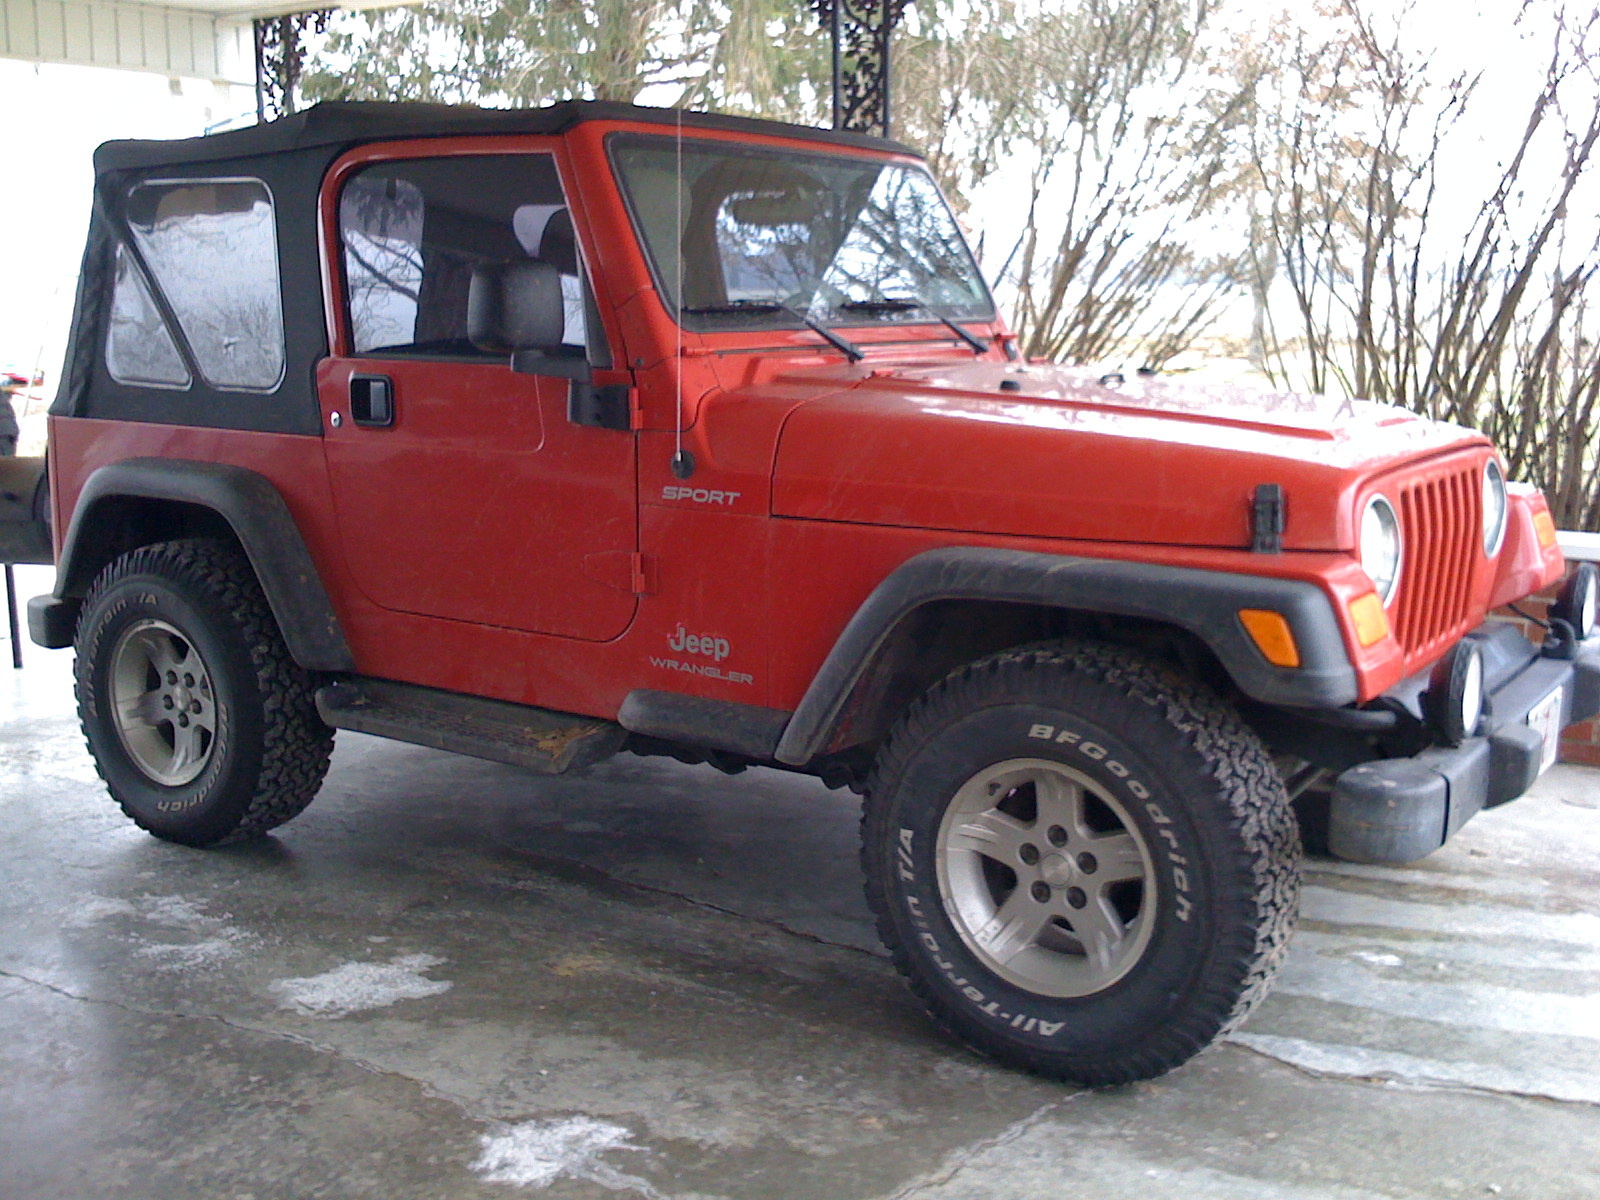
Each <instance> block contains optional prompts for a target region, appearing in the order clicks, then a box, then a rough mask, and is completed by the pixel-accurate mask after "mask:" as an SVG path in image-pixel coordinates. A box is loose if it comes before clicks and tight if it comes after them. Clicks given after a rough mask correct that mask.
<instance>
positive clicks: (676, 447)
mask: <svg viewBox="0 0 1600 1200" xmlns="http://www.w3.org/2000/svg"><path fill="white" fill-rule="evenodd" d="M674 111H675V113H676V122H675V123H676V125H677V137H676V139H675V143H674V149H675V151H676V154H677V170H676V173H675V176H674V186H673V189H672V195H673V204H674V206H675V211H676V213H677V217H676V220H675V222H674V225H673V236H674V237H675V238H676V239H677V253H676V254H674V255H673V261H674V262H675V263H676V264H677V272H676V273H677V279H676V280H675V281H674V286H673V303H674V304H675V305H676V306H677V310H678V311H677V320H676V325H677V336H678V353H677V355H676V359H675V361H674V362H673V364H672V369H673V378H674V380H675V381H676V386H677V408H676V416H675V419H674V421H673V425H674V429H673V447H672V473H673V475H675V476H676V477H677V478H679V479H687V478H689V476H691V475H693V474H694V455H692V454H690V453H689V452H688V451H687V450H685V449H684V448H683V98H682V97H679V100H678V104H677V106H676V107H675V109H674Z"/></svg>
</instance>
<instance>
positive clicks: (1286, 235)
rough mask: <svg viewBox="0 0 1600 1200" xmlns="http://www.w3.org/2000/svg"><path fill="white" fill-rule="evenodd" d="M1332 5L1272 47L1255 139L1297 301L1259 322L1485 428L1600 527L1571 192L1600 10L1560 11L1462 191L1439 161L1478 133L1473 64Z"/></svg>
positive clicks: (1586, 131)
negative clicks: (1513, 134)
mask: <svg viewBox="0 0 1600 1200" xmlns="http://www.w3.org/2000/svg"><path fill="white" fill-rule="evenodd" d="M1331 15H1332V16H1334V17H1336V18H1338V23H1337V25H1336V28H1337V29H1338V30H1339V31H1340V36H1339V37H1338V38H1335V39H1329V38H1326V37H1325V38H1323V39H1322V40H1320V41H1317V42H1312V41H1311V40H1309V39H1307V38H1305V37H1300V38H1297V39H1294V40H1291V41H1287V42H1285V43H1284V44H1282V45H1280V46H1279V47H1277V49H1278V51H1279V52H1280V53H1279V56H1278V58H1277V60H1276V62H1275V64H1274V65H1273V67H1272V68H1270V69H1269V71H1268V72H1266V73H1265V77H1266V78H1268V79H1269V80H1270V81H1271V83H1272V84H1273V86H1272V87H1266V88H1263V89H1262V91H1263V95H1264V96H1267V95H1270V96H1272V97H1275V99H1276V103H1275V104H1265V103H1264V104H1263V105H1262V107H1261V109H1260V110H1259V113H1258V120H1257V124H1256V128H1255V132H1254V135H1253V139H1252V149H1253V157H1254V161H1255V164H1256V168H1257V172H1258V178H1259V187H1260V196H1261V199H1260V200H1259V201H1258V212H1260V213H1261V214H1262V220H1261V227H1262V230H1263V232H1264V233H1265V235H1266V238H1267V251H1266V252H1267V254H1269V255H1270V257H1271V258H1272V259H1273V260H1274V261H1275V262H1277V263H1279V264H1281V273H1282V281H1283V286H1284V289H1285V290H1286V291H1287V293H1288V296H1289V297H1290V298H1291V300H1292V309H1293V319H1292V320H1290V321H1288V322H1284V323H1281V324H1280V323H1275V322H1273V321H1272V320H1271V319H1270V317H1269V319H1268V320H1267V321H1266V322H1264V324H1265V326H1266V327H1265V328H1264V330H1263V344H1264V348H1265V349H1266V354H1265V355H1264V359H1265V360H1267V365H1268V367H1269V370H1270V371H1271V372H1272V373H1273V374H1274V375H1275V376H1276V377H1277V378H1278V379H1280V380H1282V381H1285V382H1295V383H1299V382H1304V383H1306V384H1308V385H1309V386H1310V387H1311V388H1313V389H1315V390H1329V389H1338V390H1342V391H1345V392H1347V393H1349V394H1353V395H1360V396H1366V397H1370V398H1373V399H1378V400H1387V401H1390V402H1393V403H1397V404H1401V405H1404V406H1406V407H1409V408H1412V409H1414V410H1416V411H1419V412H1424V413H1427V414H1428V415H1430V416H1433V417H1437V418H1440V419H1443V420H1449V421H1456V422H1459V423H1461V424H1465V425H1470V426H1473V427H1476V428H1480V429H1483V430H1484V431H1485V432H1487V433H1488V434H1489V435H1490V436H1491V437H1493V438H1494V439H1495V440H1496V441H1497V442H1498V443H1499V444H1500V445H1501V446H1502V448H1503V450H1504V452H1505V453H1506V455H1507V459H1508V463H1509V465H1510V466H1511V468H1512V470H1513V473H1515V474H1518V475H1521V476H1523V477H1526V478H1530V479H1532V480H1534V481H1535V482H1538V483H1540V484H1541V485H1543V486H1544V487H1545V489H1546V491H1547V492H1548V494H1549V495H1550V496H1551V499H1552V506H1553V508H1554V509H1555V511H1556V516H1557V519H1558V520H1560V521H1564V522H1570V523H1574V524H1581V525H1592V524H1593V523H1594V522H1595V521H1596V520H1597V519H1600V512H1597V511H1596V508H1597V506H1596V502H1595V500H1594V498H1593V493H1594V485H1595V483H1596V472H1597V466H1596V450H1597V448H1596V438H1597V436H1600V424H1597V417H1600V414H1597V413H1596V411H1595V393H1596V390H1597V388H1600V377H1597V375H1596V369H1597V365H1600V364H1597V361H1596V354H1595V349H1594V347H1595V344H1596V340H1597V338H1596V335H1597V333H1600V331H1596V330H1595V329H1594V326H1593V321H1594V319H1595V315H1596V314H1595V313H1594V307H1593V304H1592V303H1591V302H1590V299H1589V288H1590V286H1591V281H1592V280H1593V278H1594V274H1595V265H1594V264H1595V259H1596V255H1597V253H1600V240H1597V237H1596V234H1595V228H1594V224H1595V223H1594V220H1593V208H1592V204H1593V200H1592V198H1591V199H1589V200H1587V201H1585V203H1584V206H1583V207H1579V206H1578V205H1577V203H1576V202H1577V200H1578V199H1580V198H1582V197H1583V196H1585V195H1586V194H1587V193H1586V191H1585V190H1583V189H1584V185H1585V184H1586V182H1588V181H1589V180H1590V178H1591V176H1592V174H1593V172H1592V165H1593V158H1594V152H1595V148H1596V142H1597V140H1600V106H1597V104H1596V96H1597V94H1600V75H1597V73H1596V68H1595V66H1594V63H1595V61H1596V54H1595V51H1596V46H1595V44H1594V43H1595V40H1596V35H1597V31H1600V18H1597V17H1596V15H1595V14H1594V13H1592V12H1591V13H1590V14H1589V15H1588V16H1587V17H1585V18H1583V19H1582V20H1578V21H1573V20H1570V19H1568V18H1567V16H1566V15H1565V14H1564V13H1561V12H1559V11H1558V12H1557V13H1556V14H1555V16H1554V18H1553V19H1552V20H1551V22H1550V24H1549V26H1548V30H1547V33H1548V36H1549V38H1550V41H1549V50H1548V55H1547V58H1546V64H1545V71H1544V74H1543V78H1542V80H1541V81H1540V83H1539V85H1538V87H1537V88H1536V89H1534V90H1533V91H1532V94H1531V95H1530V96H1529V98H1528V100H1527V106H1528V107H1527V110H1526V116H1525V120H1524V121H1523V124H1522V127H1521V133H1520V136H1519V137H1518V138H1517V140H1516V141H1515V143H1514V144H1513V145H1511V146H1509V147H1507V148H1506V152H1505V155H1504V158H1503V160H1502V161H1501V162H1500V163H1499V165H1498V166H1497V167H1495V168H1494V169H1493V170H1492V172H1491V173H1490V174H1489V175H1488V177H1487V184H1486V186H1485V187H1484V188H1483V191H1482V193H1481V194H1480V196H1479V198H1478V199H1477V201H1476V202H1475V203H1463V200H1464V194H1463V188H1462V183H1463V179H1464V178H1465V177H1464V176H1462V175H1461V173H1459V172H1457V173H1456V174H1455V175H1453V176H1452V178H1451V180H1450V181H1449V187H1448V189H1446V188H1445V187H1444V185H1443V183H1442V182H1441V179H1440V176H1439V164H1440V162H1441V160H1443V159H1444V158H1445V157H1446V156H1447V155H1449V154H1450V153H1451V152H1452V150H1453V149H1454V148H1455V145H1456V143H1457V141H1458V140H1459V139H1461V138H1463V137H1466V136H1469V135H1472V134H1474V133H1475V130H1474V129H1473V128H1472V124H1471V114H1472V112H1473V111H1474V110H1473V107H1472V104H1473V99H1474V89H1475V88H1476V86H1477V84H1478V77H1477V76H1475V75H1474V76H1455V77H1452V78H1448V79H1443V80H1440V79H1438V78H1437V74H1438V73H1437V71H1436V70H1435V69H1434V67H1433V64H1432V63H1430V61H1429V59H1428V58H1427V56H1426V55H1424V54H1420V53H1417V52H1415V51H1412V50H1410V49H1408V48H1407V47H1406V45H1405V44H1404V43H1403V41H1402V40H1401V39H1400V37H1399V36H1398V33H1397V32H1394V31H1391V32H1390V34H1389V35H1388V36H1387V37H1386V38H1380V37H1379V36H1378V35H1377V32H1376V30H1375V28H1374V25H1373V23H1372V21H1371V20H1370V19H1369V18H1368V16H1367V15H1366V13H1365V12H1364V10H1363V9H1362V8H1361V7H1360V6H1359V4H1358V3H1357V0H1340V3H1339V5H1338V7H1337V9H1334V10H1332V12H1331ZM1274 72H1275V73H1274ZM1491 161H1492V160H1491ZM1447 192H1448V195H1447V194H1446V193H1447ZM1447 199H1448V201H1449V202H1450V203H1449V204H1448V205H1447V204H1446V203H1445V201H1446V200H1447ZM1585 210H1586V211H1585ZM1575 213H1576V214H1578V215H1575ZM1268 290H1269V288H1267V287H1262V288H1259V289H1258V295H1263V296H1264V295H1265V294H1266V293H1267V292H1268ZM1270 311H1271V310H1270V307H1269V313H1270Z"/></svg>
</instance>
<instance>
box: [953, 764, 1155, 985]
mask: <svg viewBox="0 0 1600 1200" xmlns="http://www.w3.org/2000/svg"><path fill="white" fill-rule="evenodd" d="M935 852H936V856H937V866H938V873H939V893H940V895H941V896H943V897H944V905H945V909H946V911H947V912H948V914H949V916H950V919H951V922H952V923H953V924H954V926H955V928H956V931H957V932H958V933H959V934H960V935H961V938H962V940H963V941H964V942H965V943H966V946H967V949H968V950H970V951H971V952H972V953H973V954H974V955H976V956H977V958H978V959H979V960H980V961H981V962H982V963H983V964H984V966H986V967H988V968H989V970H991V971H993V972H994V973H995V974H996V975H998V976H1000V978H1002V979H1004V980H1005V981H1006V982H1007V983H1010V984H1013V985H1015V986H1017V987H1020V988H1024V989H1026V990H1027V991H1030V992H1033V993H1035V994H1037V995H1041V996H1057V997H1061V996H1087V995H1091V994H1093V993H1095V992H1099V991H1102V990H1104V989H1105V988H1107V987H1110V986H1111V985H1112V984H1113V983H1115V982H1116V981H1117V980H1118V979H1121V978H1122V977H1123V976H1124V975H1125V974H1127V973H1128V971H1129V970H1130V969H1131V968H1132V967H1133V965H1134V964H1135V963H1137V962H1138V961H1139V958H1140V956H1141V955H1142V954H1143V953H1144V949H1145V947H1146V946H1147V945H1148V944H1149V941H1150V934H1151V930H1152V928H1153V926H1154V913H1155V908H1156V899H1157V897H1156V882H1155V880H1156V874H1155V868H1154V864H1153V862H1152V860H1151V857H1150V849H1149V847H1148V846H1147V845H1146V844H1145V840H1144V838H1143V836H1142V835H1141V834H1140V833H1139V830H1138V826H1137V825H1135V824H1134V822H1133V820H1132V818H1131V817H1130V816H1129V814H1128V812H1127V810H1126V809H1125V808H1123V806H1122V805H1121V804H1120V803H1119V802H1118V801H1117V800H1116V798H1115V797H1113V796H1111V795H1109V794H1108V793H1107V792H1106V791H1105V789H1103V788H1101V787H1100V786H1098V785H1096V784H1095V783H1094V781H1092V780H1091V779H1089V778H1088V777H1087V776H1085V775H1083V774H1081V773H1079V772H1077V771H1074V770H1073V769H1072V768H1070V767H1068V766H1065V765H1064V764H1062V763H1058V762H1052V761H1050V760H1048V759H1038V758H1014V759H1008V760H1007V761H1005V762H1001V763H996V764H994V765H993V766H990V767H986V768H985V769H984V770H982V771H980V772H978V773H977V774H976V775H974V776H973V777H972V778H971V779H969V780H967V782H966V783H965V784H963V785H962V786H961V788H960V789H959V790H958V791H957V792H956V794H955V796H954V797H953V798H952V799H951V801H950V805H949V807H948V808H947V809H946V810H945V815H944V820H943V821H942V822H941V823H940V826H939V839H938V843H937V846H936V851H935Z"/></svg>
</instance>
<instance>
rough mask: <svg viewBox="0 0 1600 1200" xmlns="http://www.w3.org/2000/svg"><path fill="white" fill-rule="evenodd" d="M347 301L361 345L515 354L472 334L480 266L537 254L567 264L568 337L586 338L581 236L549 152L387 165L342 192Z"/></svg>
mask: <svg viewBox="0 0 1600 1200" xmlns="http://www.w3.org/2000/svg"><path fill="white" fill-rule="evenodd" d="M339 236H340V240H341V242H342V243H343V249H344V279H345V303H346V305H347V315H348V318H349V322H350V334H351V341H352V348H353V350H354V352H355V353H357V354H397V355H399V354H428V355H448V356H451V357H472V358H490V359H494V360H495V361H499V360H501V359H502V358H503V357H504V356H503V355H500V354H494V353H490V352H487V351H484V350H480V349H478V348H477V347H476V346H474V345H473V344H472V342H471V341H470V340H469V339H468V337H467V291H468V287H469V286H470V284H471V280H472V271H473V268H474V267H477V266H482V265H487V264H490V263H495V262H512V261H517V260H520V259H527V258H537V259H542V260H543V261H545V262H548V263H550V264H551V265H552V266H554V267H555V268H556V269H557V270H558V271H559V272H560V274H561V290H562V295H563V298H564V300H565V301H566V304H565V309H566V312H565V316H566V323H565V329H564V332H563V336H562V341H563V343H565V344H566V345H569V346H572V347H575V348H581V347H583V345H584V340H585V339H584V325H585V321H584V290H583V282H582V269H581V267H580V265H579V261H578V244H577V239H576V237H575V236H574V235H573V229H572V218H571V216H570V215H569V214H568V212H567V205H566V199H565V197H564V196H563V195H562V192H561V181H560V179H559V177H558V176H557V174H556V167H555V161H554V159H552V158H551V157H550V156H549V155H548V154H516V155H511V154H505V155H463V156H460V157H450V158H430V159H415V160H409V161H404V162H392V163H381V164H378V165H375V166H371V167H368V168H366V169H365V170H363V171H360V172H359V173H357V174H356V175H354V176H353V177H352V178H351V179H350V180H349V181H348V182H347V183H346V184H345V186H344V189H343V191H342V192H341V193H340V196H339Z"/></svg>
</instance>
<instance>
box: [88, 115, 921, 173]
mask: <svg viewBox="0 0 1600 1200" xmlns="http://www.w3.org/2000/svg"><path fill="white" fill-rule="evenodd" d="M583 121H640V122H644V123H646V124H650V125H662V126H666V127H668V128H672V129H676V128H677V127H678V125H679V123H680V121H681V123H682V125H683V128H684V129H686V130H696V129H718V130H728V131H730V132H735V133H752V134H766V135H768V136H773V135H776V136H781V137H790V138H802V139H804V140H806V141H813V142H827V143H830V144H833V145H839V146H854V147H858V148H862V149H869V150H882V151H887V152H890V153H896V154H916V151H914V150H912V149H910V148H909V147H907V146H903V145H901V144H900V143H899V142H891V141H887V140H885V139H883V138H876V137H870V136H868V135H866V134H861V133H842V132H838V131H835V130H832V129H814V128H812V127H810V126H806V125H785V124H783V123H781V122H778V121H761V120H757V119H755V118H753V117H732V116H724V115H722V114H720V113H696V112H687V111H682V112H680V111H679V110H677V109H671V108H644V107H641V106H639V105H635V104H618V103H614V102H611V101H605V100H567V101H563V102H562V103H560V104H552V105H550V106H549V107H547V108H476V107H473V106H471V105H458V104H420V103H411V102H390V101H378V100H328V101H324V102H323V103H321V104H317V105H313V106H312V107H311V108H308V109H306V110H304V111H303V112H299V113H296V114H294V115H293V116H290V117H284V118H282V119H281V120H277V121H271V122H269V123H267V124H265V125H253V126H251V127H249V128H247V129H235V130H230V131H229V132H226V133H213V134H207V135H206V136H205V137H197V138H182V139H178V140H174V141H159V142H157V141H118V142H106V143H105V144H104V145H102V146H101V147H100V148H99V150H97V151H95V156H94V166H95V172H96V174H103V173H105V172H108V171H126V170H138V169H141V168H148V167H163V166H171V165H175V164H179V163H204V162H216V161H219V160H223V159H239V158H253V157H255V156H257V155H262V154H279V153H284V152H292V151H296V150H309V149H314V148H318V147H343V146H350V145H355V144H357V143H360V142H376V141H387V140H389V139H398V138H415V137H450V136H462V135H473V134H497V133H531V134H557V133H562V132H563V131H565V130H567V129H570V128H571V127H572V126H574V125H577V124H579V123H580V122H583ZM918 157H921V156H920V155H918Z"/></svg>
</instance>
